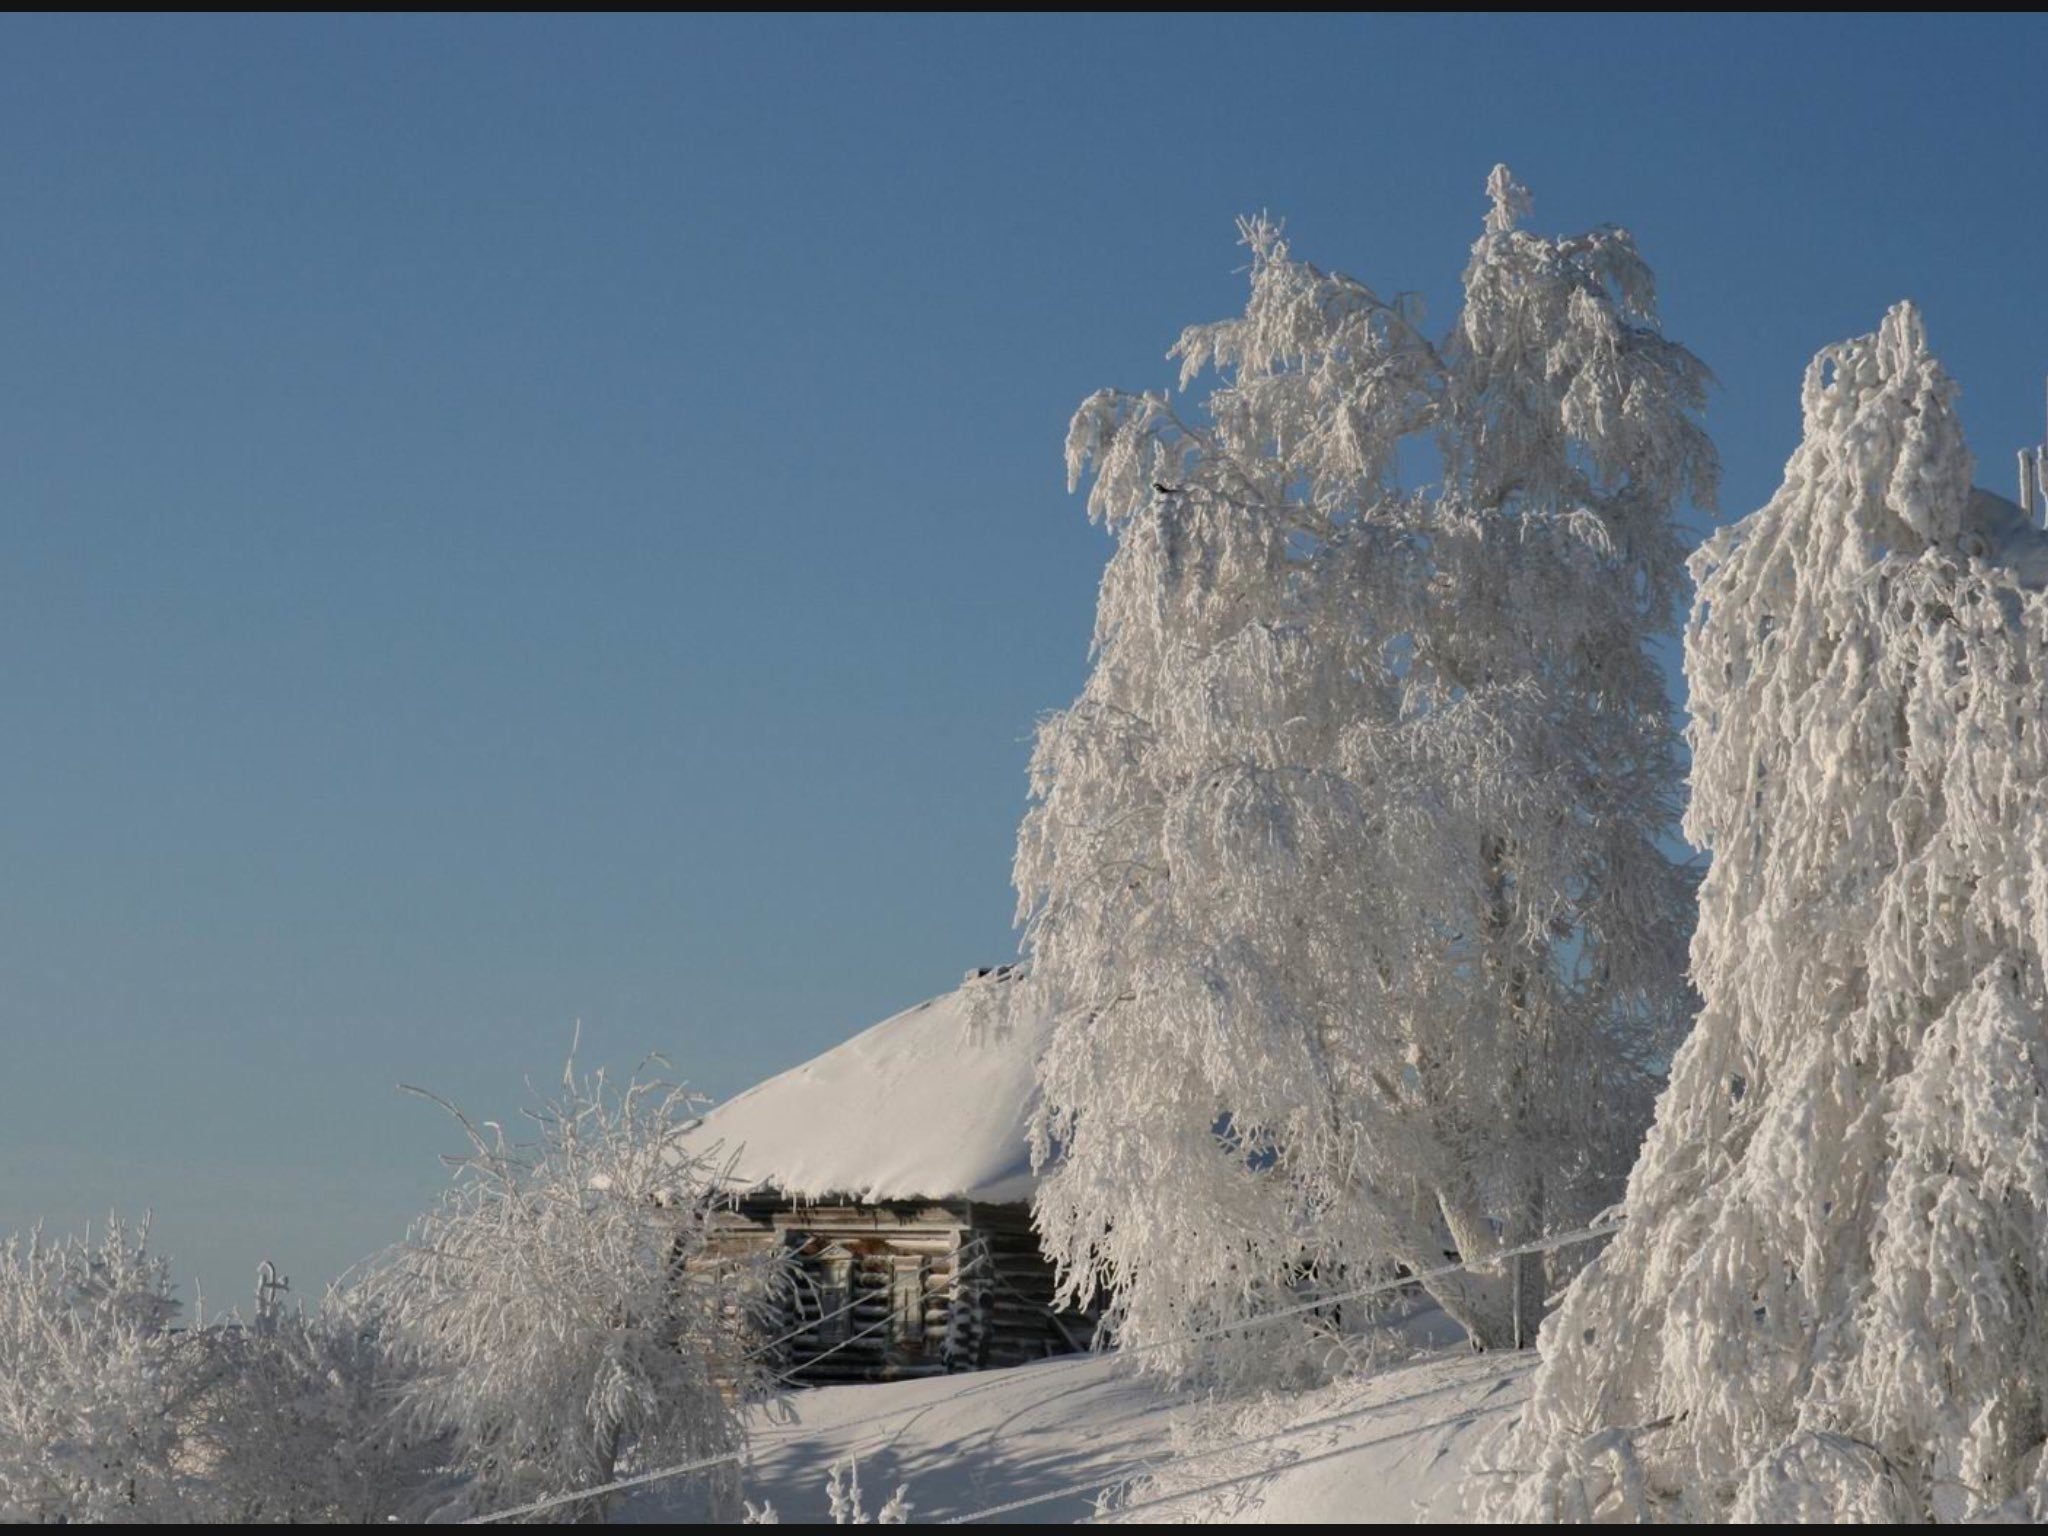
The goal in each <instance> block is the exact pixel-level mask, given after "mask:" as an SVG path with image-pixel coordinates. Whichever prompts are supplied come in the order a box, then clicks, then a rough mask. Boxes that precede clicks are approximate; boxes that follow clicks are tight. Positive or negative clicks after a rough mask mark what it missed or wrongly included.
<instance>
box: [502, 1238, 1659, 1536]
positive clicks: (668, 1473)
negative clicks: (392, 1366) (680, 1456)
mask: <svg viewBox="0 0 2048 1536" xmlns="http://www.w3.org/2000/svg"><path fill="white" fill-rule="evenodd" d="M1625 1220H1626V1218H1625V1217H1624V1218H1623V1220H1622V1221H1612V1222H1606V1223H1603V1224H1600V1225H1597V1226H1591V1227H1582V1228H1580V1229H1579V1230H1578V1231H1576V1232H1561V1233H1558V1234H1556V1235H1555V1236H1552V1237H1546V1238H1541V1239H1539V1240H1538V1241H1536V1242H1533V1243H1524V1244H1522V1245H1520V1246H1519V1247H1515V1248H1503V1249H1501V1250H1500V1251H1499V1252H1497V1253H1490V1254H1488V1255H1486V1256H1485V1257H1484V1258H1481V1259H1474V1260H1472V1261H1470V1262H1467V1261H1465V1260H1462V1259H1461V1260H1459V1261H1458V1262H1456V1263H1454V1264H1441V1265H1438V1266H1437V1267H1436V1268H1434V1269H1424V1270H1417V1271H1415V1272H1414V1273H1412V1274H1407V1275H1402V1276H1399V1277H1397V1278H1395V1279H1392V1280H1382V1281H1379V1282H1376V1283H1375V1284H1372V1285H1364V1286H1360V1287H1358V1288H1357V1289H1356V1290H1351V1291H1343V1292H1338V1293H1336V1294H1334V1295H1329V1296H1319V1297H1317V1298H1316V1299H1315V1300H1313V1301H1306V1302H1302V1303H1301V1304H1300V1305H1298V1306H1292V1307H1282V1308H1280V1309H1279V1310H1277V1311H1274V1312H1265V1313H1261V1314H1260V1315H1259V1316H1257V1317H1252V1318H1246V1319H1245V1320H1243V1321H1242V1322H1236V1323H1229V1324H1225V1325H1222V1326H1220V1327H1215V1328H1204V1329H1198V1330H1196V1331H1194V1332H1192V1333H1185V1334H1180V1335H1177V1336H1176V1337H1174V1338H1170V1339H1154V1340H1153V1341H1152V1342H1151V1343H1149V1344H1142V1345H1136V1346H1133V1347H1130V1348H1122V1347H1120V1348H1118V1349H1117V1350H1116V1355H1117V1357H1118V1358H1119V1359H1128V1358H1129V1357H1131V1356H1133V1355H1141V1354H1146V1353H1149V1352H1151V1351H1153V1350H1157V1349H1166V1348H1169V1347H1171V1346H1173V1345H1176V1344H1194V1343H1199V1342H1200V1341H1202V1340H1203V1339H1214V1338H1221V1337H1224V1336H1225V1335H1228V1334H1233V1333H1241V1332H1243V1331H1245V1330H1246V1329H1250V1328H1265V1327H1270V1326H1271V1325H1272V1324H1274V1323H1278V1322H1284V1321H1286V1320H1287V1319H1288V1318H1290V1317H1298V1316H1300V1315H1301V1314H1302V1313H1304V1312H1314V1311H1318V1310H1320V1309H1321V1308H1324V1307H1328V1306H1333V1305H1335V1304H1336V1303H1338V1302H1343V1301H1358V1300H1362V1299H1364V1298H1365V1297H1368V1296H1378V1295H1384V1294H1385V1293H1386V1292H1388V1291H1394V1290H1400V1289H1401V1288H1403V1287H1404V1286H1410V1285H1424V1284H1427V1283H1428V1282H1429V1281H1431V1280H1438V1279H1442V1278H1443V1277H1445V1276H1447V1275H1455V1274H1459V1273H1461V1272H1463V1271H1466V1270H1473V1269H1491V1268H1493V1267H1494V1266H1495V1265H1498V1264H1501V1263H1504V1262H1505V1261H1506V1260H1508V1259H1518V1258H1523V1257H1526V1256H1527V1255H1530V1254H1536V1253H1550V1252H1553V1251H1554V1250H1556V1249H1559V1248H1569V1247H1571V1246H1572V1245H1573V1244H1575V1243H1588V1242H1592V1241H1594V1240H1595V1239H1596V1238H1602V1237H1610V1236H1612V1235H1613V1234H1614V1233H1616V1232H1619V1231H1620V1230H1621V1228H1622V1225H1623V1221H1625ZM889 1321H890V1319H889V1318H887V1317H884V1318H883V1319H882V1320H881V1321H880V1322H878V1323H872V1324H870V1325H869V1326H868V1327H866V1328H864V1329H862V1330H861V1331H860V1332H859V1333H856V1334H854V1335H852V1336H851V1337H849V1338H847V1339H845V1340H843V1341H842V1342H840V1343H838V1344H835V1345H834V1346H833V1347H832V1348H831V1349H828V1350H825V1351H824V1352H823V1353H821V1354H818V1355H814V1356H813V1357H812V1361H811V1362H806V1363H813V1362H815V1361H818V1360H822V1359H824V1358H825V1356H826V1355H829V1354H834V1353H836V1352H837V1351H839V1350H841V1349H844V1348H846V1346H847V1345H848V1344H852V1343H854V1342H855V1341H856V1340H858V1339H861V1338H864V1337H866V1336H867V1335H868V1334H870V1333H873V1332H875V1331H876V1330H877V1329H879V1328H881V1327H883V1326H885V1325H886V1324H887V1323H888V1322H889ZM1283 1433H1284V1432H1283ZM1267 1438H1269V1439H1270V1438H1273V1437H1271V1436H1269V1437H1267ZM1247 1443H1249V1444H1259V1443H1262V1442H1260V1441H1251V1442H1247ZM745 1456H746V1452H745V1451H744V1450H738V1451H728V1452H726V1453H725V1454H724V1455H721V1456H712V1457H708V1458H706V1459H704V1460H702V1461H693V1462H685V1463H683V1464H682V1465H680V1466H674V1467H663V1468H661V1469H660V1470H658V1471H654V1472H642V1473H640V1474H638V1475H636V1476H633V1477H626V1478H620V1479H618V1480H617V1481H615V1482H610V1483H604V1484H602V1485H600V1486H598V1487H596V1488H585V1489H582V1490H580V1491H579V1492H576V1493H564V1494H557V1495H555V1496H553V1497H551V1498H545V1499H536V1500H534V1501H533V1502H532V1503H529V1504H521V1505H518V1506H517V1507H515V1508H512V1509H501V1510H498V1511H497V1512H495V1513H493V1514H488V1515H473V1516H471V1517H470V1518H469V1519H468V1520H465V1521H463V1522H462V1523H463V1524H465V1525H491V1524H494V1523H496V1522H498V1521H501V1520H515V1519H517V1518H519V1517H520V1516H521V1515H531V1514H538V1513H539V1512H540V1511H542V1510H545V1509H556V1508H559V1507H560V1506H562V1505H564V1504H575V1503H578V1502H580V1501H582V1500H584V1499H594V1498H598V1497H601V1496H602V1495H604V1494H608V1493H618V1492H620V1491H622V1490H624V1489H628V1488H641V1487H645V1486H646V1485H647V1484H649V1483H657V1482H661V1481H664V1480H665V1479H667V1478H671V1477H687V1476H689V1475H690V1474H691V1473H695V1472H705V1471H709V1470H710V1469H711V1468H713V1467H719V1466H724V1465H726V1464H728V1463H734V1462H739V1461H741V1460H743V1459H744V1458H745ZM1142 1466H1143V1463H1139V1464H1136V1466H1134V1468H1133V1469H1132V1470H1141V1469H1142ZM1109 1481H1114V1479H1113V1478H1101V1477H1097V1478H1092V1479H1090V1480H1089V1481H1088V1482H1086V1483H1082V1484H1079V1485H1076V1486H1075V1487H1074V1488H1071V1489H1066V1490H1062V1491H1061V1492H1058V1493H1052V1494H1043V1495H1039V1496H1036V1497H1034V1498H1030V1499H1022V1500H1016V1501H1013V1502H1012V1503H1009V1504H1004V1505H999V1506H995V1507H992V1508H990V1509H985V1510H977V1511H975V1512H974V1513H973V1514H970V1515H961V1516H956V1517H955V1518H954V1519H952V1520H949V1521H947V1522H946V1523H947V1524H949V1525H959V1524H965V1523H967V1522H969V1521H973V1520H985V1519H987V1518H988V1517H989V1516H991V1515H997V1514H1004V1513H1007V1512H1008V1511H1010V1510H1012V1509H1022V1508H1025V1507H1027V1506H1029V1505H1031V1504H1042V1503H1045V1502H1047V1501H1048V1500H1050V1499H1055V1498H1063V1497H1068V1496H1070V1495H1071V1494H1073V1493H1077V1492H1086V1491H1087V1490H1088V1489H1090V1488H1098V1487H1101V1486H1103V1484H1104V1483H1105V1482H1109Z"/></svg>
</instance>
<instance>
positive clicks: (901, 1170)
mask: <svg viewBox="0 0 2048 1536" xmlns="http://www.w3.org/2000/svg"><path fill="white" fill-rule="evenodd" d="M999 984H1000V983H998V982H994V981H987V980H970V981H969V982H968V983H967V984H966V985H965V986H963V987H961V988H960V990H959V991H957V992H949V993H947V994H946V995H945V996H944V997H937V998H934V999H932V1000H931V1001H930V1002H928V1003H920V1004H918V1005H917V1007H915V1008H912V1009H909V1010H908V1011H906V1012H903V1013H899V1014H897V1015H896V1016H895V1017H894V1018H892V1019H885V1020H883V1021H882V1022H881V1023H880V1024H877V1025H875V1026H874V1027H873V1028H872V1029H868V1030H865V1031H863V1032H862V1033H860V1034H858V1035H855V1036H854V1037H853V1038H852V1039H851V1040H849V1041H847V1042H846V1043H845V1044H844V1045H840V1046H835V1047H834V1048H833V1049H831V1050H829V1051H827V1052H825V1054H824V1055H822V1056H819V1057H817V1058H815V1059H814V1060H812V1061H808V1062H806V1063H804V1064H803V1065H802V1066H800V1067H792V1068H791V1069H790V1070H789V1071H787V1072H784V1073H783V1074H782V1075H781V1076H779V1077H771V1078H770V1079H769V1080H768V1081H767V1082H765V1083H762V1084H761V1085H760V1086H758V1087H755V1088H750V1089H748V1090H747V1091H746V1092H745V1093H742V1094H739V1095H737V1096H735V1097H733V1098H731V1099H728V1100H726V1102H725V1103H723V1104H721V1105H719V1106H718V1107H717V1108H716V1109H714V1110H712V1111H711V1112H710V1113H708V1114H707V1115H705V1117H704V1119H703V1121H702V1122H701V1124H699V1125H698V1126H697V1128H696V1129H695V1130H693V1131H692V1132H691V1133H690V1134H689V1136H688V1137H687V1138H685V1144H686V1145H688V1146H690V1147H692V1148H710V1147H712V1146H714V1145H715V1146H717V1147H719V1149H720V1151H721V1155H722V1156H723V1157H725V1158H731V1159H733V1160H734V1161H735V1164H736V1166H735V1169H734V1174H735V1177H736V1179H737V1180H738V1182H740V1183H742V1184H744V1185H748V1186H764V1187H772V1188H774V1189H776V1190H778V1191H780V1192H781V1193H782V1194H785V1195H788V1196H790V1197H792V1198H794V1199H799V1200H808V1201H822V1200H828V1199H852V1200H859V1201H878V1200H917V1199H924V1200H942V1199H954V1200H958V1199H965V1200H1025V1199H1028V1198H1030V1195H1031V1191H1032V1188H1033V1186H1034V1185H1035V1183H1036V1182H1037V1181H1036V1180H1035V1179H1034V1177H1033V1176H1032V1173H1031V1153H1030V1149H1029V1147H1028V1146H1027V1144H1026V1141H1025V1131H1026V1126H1027V1125H1028V1123H1029V1121H1030V1118H1031V1113H1032V1110H1033V1109H1034V1108H1035V1107H1036V1103H1037V1092H1038V1090H1037V1081H1036V1075H1035V1068H1036V1063H1037V1058H1038V1052H1039V1050H1040V1049H1041V1048H1042V1047H1043V1045H1044V1030H1043V1029H1042V1028H1038V1027H1035V1026H1033V1025H1032V1024H1030V1023H1029V1022H1027V1021H1024V1020H1021V1019H1020V1020H1018V1021H1017V1022H1016V1023H1015V1025H1014V1026H1013V1027H1011V1028H1009V1029H1007V1030H1004V1031H1001V1032H991V1031H979V1032H977V1031H973V1030H971V1029H970V1027H969V1021H968V997H969V993H970V992H971V991H972V990H973V989H974V988H976V987H983V986H991V985H999ZM1020 1011H1021V1010H1020Z"/></svg>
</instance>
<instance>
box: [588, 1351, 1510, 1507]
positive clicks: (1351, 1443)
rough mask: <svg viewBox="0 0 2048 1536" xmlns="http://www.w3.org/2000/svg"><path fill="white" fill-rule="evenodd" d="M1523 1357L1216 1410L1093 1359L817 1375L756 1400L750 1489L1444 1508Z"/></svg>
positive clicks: (818, 1496) (654, 1500)
mask: <svg viewBox="0 0 2048 1536" xmlns="http://www.w3.org/2000/svg"><path fill="white" fill-rule="evenodd" d="M1534 1360H1535V1356H1534V1355H1533V1354H1493V1355H1474V1354H1472V1353H1470V1352H1469V1351H1467V1350H1463V1349H1457V1348H1453V1349H1448V1350H1445V1351H1442V1352H1440V1353H1436V1354H1432V1355H1430V1356H1426V1357H1424V1358H1422V1359H1419V1360H1416V1361H1413V1362H1411V1363H1408V1364H1403V1365H1397V1366H1393V1367H1390V1368H1388V1369H1385V1370H1382V1371H1378V1372H1375V1373H1372V1374H1371V1375H1369V1376H1367V1377H1364V1378H1362V1379H1359V1380H1354V1381H1350V1382H1346V1383H1342V1384H1340V1385H1337V1386H1332V1387H1329V1388H1325V1389H1324V1390H1322V1391H1320V1392H1316V1393H1310V1394H1306V1395H1301V1396H1295V1397H1288V1398H1274V1399H1270V1400H1268V1401H1267V1402H1266V1403H1265V1404H1263V1405H1255V1406H1252V1407H1248V1408H1241V1409H1239V1410H1238V1411H1237V1412H1235V1413H1232V1414H1231V1415H1230V1416H1229V1417H1228V1419H1227V1420H1226V1419H1219V1418H1217V1417H1215V1416H1214V1413H1215V1411H1214V1410H1213V1409H1212V1408H1209V1407H1207V1406H1206V1405H1205V1404H1204V1403H1203V1401H1202V1400H1201V1399H1200V1398H1199V1397H1198V1396H1196V1395H1192V1394H1186V1395H1180V1394H1175V1393H1172V1392H1170V1391H1168V1390H1166V1389H1164V1388H1162V1387H1160V1386H1158V1385H1157V1384H1156V1383H1153V1382H1149V1381H1146V1380H1143V1379H1141V1378H1138V1377H1136V1376H1134V1375H1133V1374H1131V1373H1130V1372H1128V1371H1119V1370H1118V1369H1117V1368H1116V1364H1115V1362H1114V1361H1113V1360H1111V1359H1109V1358H1107V1357H1104V1356H1099V1355H1098V1356H1089V1357H1082V1358H1077V1359H1068V1360H1054V1361H1048V1362H1045V1363H1044V1364H1040V1365H1028V1366H1019V1367H1016V1368H1014V1369H1011V1370H1005V1371H989V1372H984V1373H981V1374H978V1375H963V1376H945V1377H937V1378H931V1379H927V1380H923V1381H908V1382H897V1383H892V1384H888V1385H883V1386H850V1387H825V1388H820V1389H818V1390H816V1391H810V1392H802V1393H798V1394H796V1395H795V1396H793V1397H791V1398H789V1399H787V1400H786V1401H785V1402H784V1403H783V1404H781V1405H779V1406H778V1407H776V1408H773V1409H762V1410H756V1412H755V1413H754V1415H753V1417H752V1420H751V1423H750V1426H749V1427H750V1438H751V1442H752V1450H751V1456H750V1463H749V1466H748V1468H747V1471H746V1475H745V1489H746V1494H747V1497H748V1498H749V1499H750V1500H751V1501H752V1502H753V1503H754V1504H756V1505H759V1504H761V1503H762V1502H763V1501H764V1500H765V1501H767V1502H768V1503H771V1504H773V1506H774V1507H775V1511H776V1513H777V1514H778V1515H779V1516H780V1517H781V1519H782V1520H783V1521H785V1522H806V1521H808V1522H818V1521H824V1520H827V1519H829V1515H828V1505H827V1497H826V1478H827V1474H828V1472H829V1470H830V1468H831V1467H832V1465H833V1463H835V1462H838V1461H841V1460H844V1459H846V1458H849V1457H852V1458H858V1462H859V1468H860V1480H861V1487H862V1492H863V1495H864V1497H865V1499H866V1502H867V1507H868V1508H869V1510H870V1511H872V1510H873V1509H874V1507H875V1506H877V1505H879V1504H880V1503H881V1502H882V1501H883V1500H884V1499H886V1498H887V1497H888V1496H889V1495H890V1494H891V1493H892V1492H893V1491H894V1490H895V1489H896V1487H897V1485H898V1484H907V1485H908V1488H909V1498H910V1502H911V1506H912V1512H911V1519H912V1520H913V1522H915V1523H917V1524H925V1523H929V1522H943V1521H948V1520H957V1519H960V1518H961V1517H963V1516H971V1515H977V1514H979V1515H981V1516H982V1518H983V1519H985V1520H986V1521H987V1522H988V1523H1031V1524H1066V1523H1073V1522H1077V1521H1080V1520H1083V1519H1085V1518H1087V1517H1088V1516H1090V1515H1091V1514H1092V1513H1093V1512H1094V1511H1095V1508H1096V1500H1097V1497H1098V1496H1099V1495H1100V1494H1101V1493H1103V1492H1104V1491H1106V1490H1119V1491H1120V1492H1121V1493H1122V1500H1121V1502H1122V1505H1123V1508H1122V1510H1121V1513H1120V1516H1119V1518H1123V1519H1128V1520H1131V1521H1134V1522H1141V1523H1150V1522H1175V1523H1185V1522H1201V1523H1224V1522H1228V1523H1240V1524H1279V1523H1282V1522H1286V1521H1294V1520H1303V1521H1311V1520H1312V1521H1346V1522H1354V1521H1364V1522H1375V1521H1387V1522H1392V1521H1400V1520H1413V1519H1424V1520H1444V1519H1453V1518H1455V1517H1456V1508H1457V1489H1458V1482H1459V1479H1460V1477H1461V1475H1462V1473H1463V1472H1464V1469H1465V1467H1466V1465H1467V1463H1468V1461H1469V1459H1470V1456H1471V1453H1472V1451H1473V1450H1474V1449H1475V1448H1476V1447H1477V1446H1478V1445H1479V1444H1480V1443H1481V1441H1482V1440H1483V1439H1484V1438H1485V1437H1486V1436H1487V1435H1488V1434H1489V1433H1490V1432H1491V1429H1492V1426H1493V1425H1495V1424H1497V1423H1499V1422H1501V1421H1502V1420H1504V1419H1505V1417H1506V1415H1507V1413H1508V1412H1510V1411H1512V1410H1513V1409H1514V1408H1515V1407H1516V1406H1518V1405H1519V1404H1520V1403H1521V1401H1522V1399H1523V1396H1524V1387H1525V1381H1526V1377H1527V1375H1528V1372H1529V1371H1530V1369H1531V1368H1532V1367H1533V1364H1534ZM1148 1470H1150V1471H1151V1473H1152V1479H1151V1480H1150V1481H1147V1482H1135V1481H1134V1480H1136V1479H1139V1478H1141V1477H1142V1476H1143V1475H1144V1474H1146V1473H1147V1471H1148ZM672 1498H673V1495H672V1494H670V1493H667V1492H664V1491H662V1490H659V1489H656V1490H650V1491H649V1492H647V1493H644V1494H642V1495H640V1496H639V1497H638V1498H637V1499H635V1500H634V1501H633V1502H632V1503H630V1504H629V1505H627V1506H625V1507H623V1508H622V1509H621V1510H620V1511H619V1515H618V1518H620V1519H622V1520H625V1521H628V1522H649V1521H658V1520H662V1519H666V1518H669V1516H670V1514H671V1509H670V1501H671V1499H672ZM1003 1506H1010V1507H1007V1508H1004V1507H1003ZM977 1523H979V1522H977Z"/></svg>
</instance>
